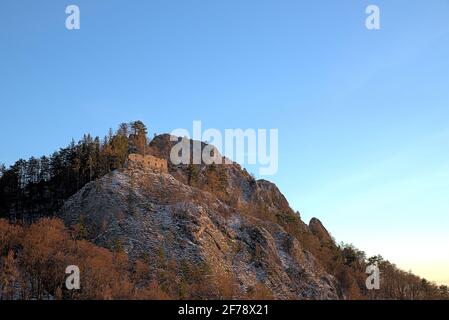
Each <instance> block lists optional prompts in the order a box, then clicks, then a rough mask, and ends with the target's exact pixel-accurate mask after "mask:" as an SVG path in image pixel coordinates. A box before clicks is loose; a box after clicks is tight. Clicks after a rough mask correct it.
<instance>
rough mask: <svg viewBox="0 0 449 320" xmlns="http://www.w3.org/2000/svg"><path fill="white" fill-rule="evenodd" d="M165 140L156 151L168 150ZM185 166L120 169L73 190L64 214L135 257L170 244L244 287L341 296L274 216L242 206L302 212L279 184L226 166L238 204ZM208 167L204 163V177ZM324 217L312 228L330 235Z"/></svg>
mask: <svg viewBox="0 0 449 320" xmlns="http://www.w3.org/2000/svg"><path fill="white" fill-rule="evenodd" d="M164 137H165V138H166V136H163V137H162V138H160V139H158V140H156V142H157V143H160V142H161V140H162V139H163V138H164ZM153 147H154V144H153ZM163 147H165V144H162V147H158V148H157V153H153V154H157V155H158V156H159V157H164V152H166V150H165V149H164V148H163ZM154 148H155V147H154ZM153 152H155V150H153ZM165 156H167V153H165ZM185 170H186V168H185V167H182V166H178V167H173V166H169V172H170V174H168V173H159V172H151V171H144V170H141V169H139V168H138V167H133V168H127V169H121V170H116V171H114V172H112V173H110V174H109V175H106V176H104V177H103V178H101V179H98V180H97V181H94V182H91V183H89V184H87V185H86V186H85V187H84V188H82V189H81V190H80V191H79V192H78V193H77V194H75V195H74V196H72V197H71V198H70V199H69V200H68V201H66V203H65V205H64V207H63V209H62V211H61V212H60V215H61V217H62V218H63V219H64V220H65V223H66V224H67V225H69V226H74V225H76V224H79V223H83V224H85V225H86V226H87V229H88V230H89V236H88V238H89V240H91V241H93V242H95V243H96V244H98V245H101V246H104V247H109V248H111V247H112V246H113V245H114V244H116V243H120V245H121V247H122V248H123V249H124V250H125V251H126V252H127V253H128V254H129V256H130V257H131V258H132V259H136V258H141V257H149V258H150V259H151V258H152V257H157V256H158V254H159V253H160V252H161V251H163V252H164V254H165V255H166V256H167V257H169V258H171V259H176V260H178V261H189V262H190V263H200V262H203V263H207V264H208V265H209V266H211V268H213V269H214V271H215V272H216V273H218V274H221V273H222V274H225V273H229V274H233V275H235V277H236V278H237V280H238V284H239V289H240V291H241V292H242V293H244V292H246V291H247V290H248V288H252V287H254V286H255V285H256V284H257V283H263V284H264V285H265V286H267V287H268V288H270V289H271V290H272V292H273V293H274V295H275V297H276V298H278V299H338V298H339V296H338V294H337V293H338V292H339V290H338V284H337V281H336V280H335V278H334V277H333V276H331V275H329V274H327V273H326V272H324V271H323V269H322V268H321V267H320V265H319V264H318V262H317V261H316V259H315V258H314V257H313V256H312V254H311V253H310V252H308V251H306V250H305V249H304V248H303V246H302V245H301V243H300V242H299V241H298V239H297V238H296V237H294V236H292V235H291V234H289V233H288V232H287V231H286V230H285V229H284V228H283V227H281V225H280V224H279V223H276V222H275V221H272V219H271V220H270V219H263V218H259V217H258V216H257V217H256V216H253V215H249V214H247V213H245V212H242V209H241V208H243V207H245V206H246V207H248V206H253V207H255V208H258V206H260V204H263V208H264V209H263V210H264V212H265V211H266V212H268V213H270V214H273V215H276V216H277V217H278V218H279V219H280V220H282V219H287V218H288V217H290V219H291V218H292V216H291V215H294V213H293V211H292V210H291V209H290V207H289V205H288V202H287V200H286V199H285V197H284V196H283V195H282V194H281V193H280V192H279V190H278V189H277V187H276V186H275V185H274V184H272V183H270V182H268V181H265V180H259V181H256V180H254V179H253V178H252V177H251V176H250V175H249V174H247V173H246V172H245V171H242V170H241V169H240V167H239V166H238V165H229V166H226V168H225V169H222V170H224V171H223V172H224V174H225V175H226V177H227V186H226V188H225V189H224V191H223V192H225V191H226V190H228V191H229V190H236V189H237V188H238V190H239V192H238V195H239V197H238V198H237V199H235V201H233V202H232V203H233V204H232V205H231V204H230V203H225V202H224V201H222V200H220V197H218V196H217V195H216V194H215V193H214V192H208V191H206V190H202V189H200V188H197V187H193V186H190V185H188V184H187V182H186V181H187V177H186V172H185ZM204 170H207V168H206V167H205V166H200V167H199V180H201V179H202V176H203V174H202V173H203V171H204ZM260 210H262V209H260ZM262 217H263V216H262ZM295 219H297V221H299V222H298V228H299V230H301V232H309V233H310V231H309V227H308V226H307V225H305V224H303V223H302V222H301V221H300V219H299V217H296V218H295ZM318 222H319V221H318V220H317V221H314V222H313V223H312V222H311V225H310V230H311V231H312V232H313V233H314V234H315V233H317V235H318V236H326V234H327V236H329V234H328V233H327V231H326V232H324V231H325V229H324V227H322V225H321V223H318ZM320 226H321V227H322V228H321V227H320ZM329 237H330V236H329Z"/></svg>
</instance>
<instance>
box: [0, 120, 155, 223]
mask: <svg viewBox="0 0 449 320" xmlns="http://www.w3.org/2000/svg"><path fill="white" fill-rule="evenodd" d="M146 146H147V128H146V126H145V124H143V123H142V122H141V121H133V122H131V123H122V124H121V125H120V126H119V128H118V130H116V132H114V131H113V130H112V129H110V130H109V134H108V135H107V136H105V137H104V138H103V139H100V138H99V137H95V138H93V137H92V136H91V135H90V134H86V135H84V137H83V138H82V139H81V140H80V141H79V142H78V143H75V141H74V140H72V142H71V143H70V144H69V145H68V146H67V147H65V148H62V149H60V150H59V151H57V152H55V153H53V154H52V155H51V156H42V157H40V158H35V157H31V158H30V159H28V160H24V159H19V160H18V161H16V163H14V164H13V165H12V166H10V167H9V168H6V167H5V165H3V164H1V165H0V218H1V217H4V218H8V219H9V220H10V221H22V222H32V221H35V220H36V219H37V218H40V217H45V216H53V215H54V214H55V212H57V210H58V209H59V208H60V207H61V205H62V204H63V203H64V200H65V199H67V198H68V197H70V196H71V195H73V194H74V193H76V192H77V191H78V190H80V189H81V188H82V187H83V186H84V185H85V184H86V183H88V182H90V181H93V180H95V179H97V178H99V177H102V176H104V175H105V174H107V173H109V172H111V171H112V170H115V169H118V168H121V167H122V166H123V165H124V163H125V161H126V159H127V156H128V154H129V153H133V152H138V153H142V154H144V153H145V148H146Z"/></svg>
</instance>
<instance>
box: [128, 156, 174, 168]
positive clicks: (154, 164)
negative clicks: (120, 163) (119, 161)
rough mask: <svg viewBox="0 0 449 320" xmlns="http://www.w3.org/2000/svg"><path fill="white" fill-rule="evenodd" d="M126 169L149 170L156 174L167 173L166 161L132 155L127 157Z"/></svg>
mask: <svg viewBox="0 0 449 320" xmlns="http://www.w3.org/2000/svg"><path fill="white" fill-rule="evenodd" d="M128 168H130V169H132V168H140V169H149V170H152V171H156V172H161V173H168V166H167V160H165V159H161V158H157V157H154V156H150V155H145V156H143V155H141V154H137V153H132V154H130V155H129V156H128Z"/></svg>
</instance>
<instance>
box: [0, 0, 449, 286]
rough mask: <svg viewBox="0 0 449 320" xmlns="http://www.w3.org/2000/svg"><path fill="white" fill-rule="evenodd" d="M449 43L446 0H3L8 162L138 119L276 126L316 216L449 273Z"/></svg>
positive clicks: (403, 260) (0, 142)
mask: <svg viewBox="0 0 449 320" xmlns="http://www.w3.org/2000/svg"><path fill="white" fill-rule="evenodd" d="M70 4H76V5H78V6H79V8H80V10H81V29H80V30H76V31H68V30H66V29H65V19H66V14H65V8H66V6H67V5H70ZM370 4H377V5H378V6H379V7H380V10H381V30H379V31H368V30H367V29H366V28H365V27H364V23H365V18H366V14H365V8H366V7H367V6H368V5H370ZM448 56H449V1H443V0H433V1H413V2H412V3H410V2H409V1H402V0H397V1H355V0H354V1H336V0H335V1H296V0H291V1H290V0H284V1H273V0H271V1H266V0H258V1H254V0H247V1H237V0H226V1H223V0H221V1H218V0H217V1H204V0H189V1H185V0H183V1H181V0H179V1H174V0H173V1H167V0H159V1H154V0H151V1H132V2H130V1H114V0H107V1H106V0H101V1H100V0H89V1H83V0H74V1H70V2H68V1H50V0H47V1H40V2H39V3H38V2H37V1H23V0H2V1H1V2H0V112H1V117H0V119H1V120H0V134H1V135H2V139H0V162H4V163H6V164H11V163H13V162H14V161H15V160H17V159H18V158H21V157H22V158H28V157H30V156H32V155H35V156H38V155H43V154H50V153H51V152H53V151H55V150H57V149H58V148H59V147H61V146H65V145H67V144H68V142H69V141H70V140H71V139H72V138H75V139H79V138H80V137H81V136H82V134H83V133H85V132H91V133H92V134H94V135H101V136H102V135H104V134H106V133H107V130H108V128H109V127H113V128H115V127H116V126H117V125H118V124H119V123H120V122H125V121H130V120H135V119H141V120H143V121H144V122H145V123H146V124H147V125H148V126H149V128H150V129H149V132H150V134H152V133H154V132H157V133H162V132H169V131H171V130H173V129H175V128H187V129H190V128H191V126H192V121H193V120H201V121H202V123H203V127H205V128H218V129H225V128H243V129H245V128H267V129H269V128H277V129H279V144H280V150H279V152H280V157H279V166H280V167H279V172H278V174H277V175H276V176H273V177H271V178H270V179H271V180H273V181H274V182H276V183H277V184H278V186H279V187H280V189H281V191H282V192H283V193H284V194H285V195H286V197H287V198H288V200H289V201H290V203H291V205H292V206H293V207H294V208H295V209H297V210H299V211H300V212H301V214H302V217H303V218H304V220H306V221H308V220H309V219H310V218H311V217H313V216H317V217H319V218H320V219H321V220H322V221H323V222H324V224H325V225H326V226H327V228H328V229H329V230H330V231H331V232H332V234H333V235H334V236H335V237H336V238H337V240H338V241H345V242H352V243H354V244H355V245H356V246H358V247H360V248H361V249H364V250H366V251H367V253H368V254H377V253H380V254H382V255H383V256H385V257H386V258H388V259H390V260H391V261H393V262H396V263H397V264H398V265H399V266H400V267H402V268H404V269H406V270H409V269H412V270H413V271H414V272H416V273H418V274H421V275H423V276H426V277H427V278H429V279H431V280H435V281H439V282H445V283H448V284H449V253H448V250H447V246H448V245H449V232H448V229H449V218H448V216H449V214H448V213H449V201H448V200H447V194H448V191H449V179H448V178H449V163H448V159H449V126H448V124H449V90H448V89H449V59H448ZM250 169H251V170H252V171H254V170H253V169H254V168H250Z"/></svg>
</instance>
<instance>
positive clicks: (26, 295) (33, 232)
mask: <svg viewBox="0 0 449 320" xmlns="http://www.w3.org/2000/svg"><path fill="white" fill-rule="evenodd" d="M69 265H76V266H78V267H79V268H80V273H81V290H79V291H68V290H66V289H65V279H66V277H67V275H66V274H65V269H66V267H67V266H69ZM134 269H136V271H134ZM147 270H148V269H145V264H144V263H143V262H141V261H138V262H136V263H135V264H131V263H130V261H129V260H128V257H127V255H126V254H125V253H120V252H111V251H109V250H107V249H105V248H100V247H98V246H96V245H94V244H92V243H90V242H88V241H85V240H80V241H79V240H75V239H74V238H72V237H71V235H70V233H69V232H68V231H67V230H66V229H65V227H64V224H63V223H62V221H61V220H59V219H48V218H45V219H42V220H39V221H38V222H36V223H34V224H32V225H30V226H24V227H22V226H14V225H11V224H9V223H8V222H7V221H6V220H0V299H30V298H34V299H52V298H65V299H169V298H170V297H169V296H168V295H167V294H165V293H164V292H163V291H162V290H161V289H160V288H159V284H158V283H156V282H149V283H148V284H146V283H145V282H143V281H142V279H143V278H145V277H147V276H148V275H147V274H146V271H147ZM142 283H143V284H144V286H143V285H142ZM139 284H140V285H139Z"/></svg>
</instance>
